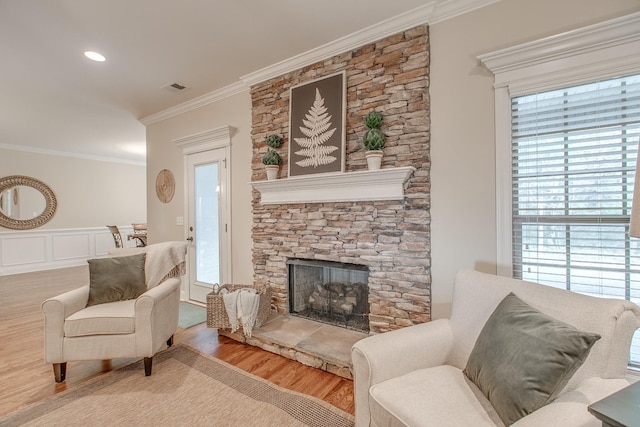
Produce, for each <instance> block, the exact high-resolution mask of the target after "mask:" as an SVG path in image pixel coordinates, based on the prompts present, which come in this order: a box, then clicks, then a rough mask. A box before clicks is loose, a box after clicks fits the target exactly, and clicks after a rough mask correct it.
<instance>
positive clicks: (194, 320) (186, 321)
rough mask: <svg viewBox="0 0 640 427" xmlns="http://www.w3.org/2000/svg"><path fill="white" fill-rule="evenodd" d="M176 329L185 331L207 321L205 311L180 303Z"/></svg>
mask: <svg viewBox="0 0 640 427" xmlns="http://www.w3.org/2000/svg"><path fill="white" fill-rule="evenodd" d="M179 310H180V312H179V315H178V328H182V329H187V328H190V327H192V326H195V325H199V324H200V323H203V322H205V321H206V320H207V309H206V308H204V307H200V306H197V305H194V304H189V303H188V302H181V303H180V308H179Z"/></svg>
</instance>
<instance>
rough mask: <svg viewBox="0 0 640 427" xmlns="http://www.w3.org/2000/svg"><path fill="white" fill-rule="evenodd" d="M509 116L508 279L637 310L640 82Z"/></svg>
mask: <svg viewBox="0 0 640 427" xmlns="http://www.w3.org/2000/svg"><path fill="white" fill-rule="evenodd" d="M511 117H512V162H513V163H512V178H513V179H512V182H513V193H512V194H513V196H512V198H513V242H512V245H513V276H514V277H518V278H522V279H525V280H531V281H535V282H538V283H542V284H547V285H550V286H554V287H558V288H563V289H568V290H570V291H574V292H580V293H584V294H588V295H595V296H599V297H614V298H624V299H627V300H630V301H633V302H635V303H636V304H640V239H637V238H634V237H629V215H630V214H631V204H632V197H633V186H634V185H633V184H634V179H635V167H636V160H637V157H638V142H639V138H640V75H633V76H627V77H623V78H615V79H611V80H606V81H598V82H594V83H590V84H582V85H579V86H573V87H568V88H562V89H557V90H550V91H547V92H543V93H536V94H531V95H526V96H518V97H513V98H512V99H511ZM639 190H640V189H639ZM631 363H632V365H635V366H637V367H640V333H636V335H635V337H634V340H633V344H632V348H631Z"/></svg>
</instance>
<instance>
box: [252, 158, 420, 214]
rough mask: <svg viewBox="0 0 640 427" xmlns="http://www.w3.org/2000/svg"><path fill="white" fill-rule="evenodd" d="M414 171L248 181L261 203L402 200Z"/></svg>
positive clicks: (394, 169) (402, 169)
mask: <svg viewBox="0 0 640 427" xmlns="http://www.w3.org/2000/svg"><path fill="white" fill-rule="evenodd" d="M415 170H416V169H415V168H414V167H412V166H405V167H399V168H387V169H378V170H373V171H369V170H364V171H357V172H347V173H338V174H317V175H305V176H299V177H293V178H286V179H276V180H271V181H253V182H251V183H250V184H251V185H253V188H255V189H256V190H258V191H259V192H260V195H261V203H262V204H263V205H268V204H289V203H321V202H353V201H364V200H401V199H403V198H404V184H405V182H406V181H407V180H408V179H409V178H410V177H411V175H412V174H413V172H415Z"/></svg>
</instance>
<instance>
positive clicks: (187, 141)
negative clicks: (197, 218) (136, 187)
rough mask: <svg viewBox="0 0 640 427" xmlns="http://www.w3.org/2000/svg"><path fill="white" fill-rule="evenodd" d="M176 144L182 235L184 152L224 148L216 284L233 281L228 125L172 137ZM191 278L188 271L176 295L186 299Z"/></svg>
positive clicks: (186, 223) (185, 176)
mask: <svg viewBox="0 0 640 427" xmlns="http://www.w3.org/2000/svg"><path fill="white" fill-rule="evenodd" d="M173 142H174V143H175V144H176V145H177V146H178V147H179V148H181V149H182V159H183V160H182V161H183V163H182V164H183V167H182V168H183V182H184V200H183V206H184V218H186V220H185V221H184V225H183V238H184V239H185V241H186V239H187V237H189V217H190V215H189V214H190V209H191V206H189V182H188V181H189V180H188V175H189V167H188V156H189V155H191V154H196V153H201V152H203V151H211V150H219V149H224V150H225V156H224V157H225V159H226V161H225V162H224V168H223V169H222V170H221V174H224V179H225V181H226V183H227V185H226V188H225V186H221V187H220V205H221V206H220V215H221V218H220V219H221V221H220V235H221V236H223V237H222V238H221V239H220V253H221V254H224V255H223V256H221V257H220V281H221V282H222V283H220V285H222V284H224V283H233V274H232V268H231V266H232V265H233V263H232V251H231V249H232V248H231V230H232V227H231V191H230V188H231V127H230V126H223V127H220V128H216V129H212V130H208V131H205V132H201V133H198V134H195V135H190V136H186V137H184V138H179V139H176V140H174V141H173ZM192 249H193V247H192V245H191V244H189V254H191V253H192ZM193 280H195V278H194V277H191V274H190V273H189V274H187V283H186V285H185V283H183V285H182V290H181V292H180V299H181V300H184V301H188V300H190V299H191V298H190V295H189V293H190V284H191V281H193Z"/></svg>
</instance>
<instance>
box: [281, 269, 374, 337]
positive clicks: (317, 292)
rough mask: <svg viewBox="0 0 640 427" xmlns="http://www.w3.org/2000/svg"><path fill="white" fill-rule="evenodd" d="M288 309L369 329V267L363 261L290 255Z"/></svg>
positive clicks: (318, 319) (295, 313)
mask: <svg viewBox="0 0 640 427" xmlns="http://www.w3.org/2000/svg"><path fill="white" fill-rule="evenodd" d="M287 264H288V266H289V313H290V314H292V315H296V316H301V317H306V318H309V319H311V320H316V321H319V322H324V323H329V324H332V325H337V326H341V327H344V328H348V329H354V330H358V331H362V332H368V331H369V318H368V314H369V293H368V281H369V269H368V267H366V266H363V265H356V264H344V263H337V262H330V261H317V260H305V259H290V260H288V261H287Z"/></svg>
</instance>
